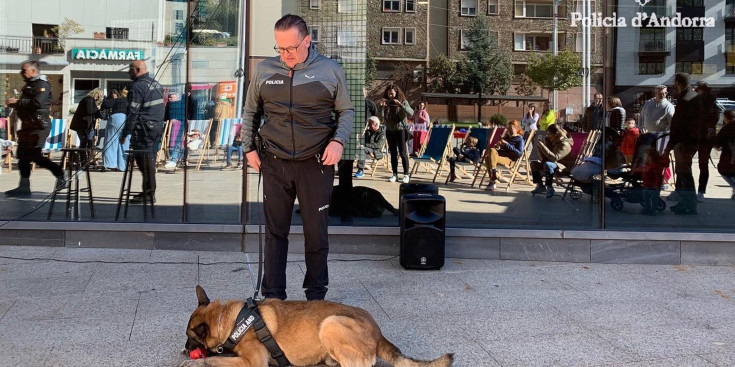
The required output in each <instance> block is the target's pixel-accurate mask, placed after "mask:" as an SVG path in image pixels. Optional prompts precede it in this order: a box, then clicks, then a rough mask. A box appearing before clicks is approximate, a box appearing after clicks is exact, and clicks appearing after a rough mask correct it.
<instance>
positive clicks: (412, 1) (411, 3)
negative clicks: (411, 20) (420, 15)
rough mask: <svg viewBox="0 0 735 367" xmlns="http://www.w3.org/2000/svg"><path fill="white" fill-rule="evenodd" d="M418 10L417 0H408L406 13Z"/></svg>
mask: <svg viewBox="0 0 735 367" xmlns="http://www.w3.org/2000/svg"><path fill="white" fill-rule="evenodd" d="M415 12H416V0H406V13H415Z"/></svg>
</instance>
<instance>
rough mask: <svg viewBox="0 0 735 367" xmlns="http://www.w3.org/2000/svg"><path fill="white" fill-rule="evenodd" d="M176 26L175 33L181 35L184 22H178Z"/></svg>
mask: <svg viewBox="0 0 735 367" xmlns="http://www.w3.org/2000/svg"><path fill="white" fill-rule="evenodd" d="M174 26H175V27H176V28H174V29H175V31H176V32H174V34H176V35H179V34H181V32H183V31H184V23H181V22H177V23H176V24H175V25H174Z"/></svg>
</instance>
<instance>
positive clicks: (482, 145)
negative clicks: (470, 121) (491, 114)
mask: <svg viewBox="0 0 735 367" xmlns="http://www.w3.org/2000/svg"><path fill="white" fill-rule="evenodd" d="M468 134H469V136H470V137H474V138H477V147H478V148H479V149H480V159H479V160H478V161H477V163H473V162H460V161H457V162H455V165H456V166H455V167H456V169H457V173H458V175H459V172H461V173H462V174H463V175H465V176H467V177H468V178H473V179H474V177H475V176H476V175H477V173H478V172H480V166H482V162H483V160H482V157H484V156H485V150H487V148H488V146H489V145H488V143H489V142H490V139H491V138H492V137H493V134H495V129H486V128H482V127H475V128H470V131H469V132H468ZM465 167H469V170H470V172H471V173H470V172H468V171H467V169H466V168H465ZM447 182H449V176H447V180H446V182H445V183H447Z"/></svg>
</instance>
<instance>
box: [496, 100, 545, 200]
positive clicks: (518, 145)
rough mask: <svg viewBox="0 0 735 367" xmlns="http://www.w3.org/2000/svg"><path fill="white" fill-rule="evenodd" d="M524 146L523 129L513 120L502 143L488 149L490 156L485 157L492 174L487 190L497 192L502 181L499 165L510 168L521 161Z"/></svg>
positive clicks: (502, 138) (499, 142)
mask: <svg viewBox="0 0 735 367" xmlns="http://www.w3.org/2000/svg"><path fill="white" fill-rule="evenodd" d="M536 116H538V114H537V115H536ZM524 144H525V143H524V139H523V129H521V127H520V125H519V124H518V121H517V120H513V121H511V122H509V123H508V128H507V129H506V130H505V135H504V136H503V137H501V138H500V141H498V143H497V144H495V146H493V147H490V148H489V149H488V154H487V155H486V157H485V162H484V163H485V168H487V171H488V173H489V174H490V182H489V183H488V184H487V187H485V190H488V191H495V190H497V185H496V182H497V181H498V180H499V179H500V176H499V175H498V171H497V167H498V164H502V165H503V166H506V167H510V166H511V165H512V164H513V162H515V161H517V160H518V159H520V158H521V155H523V146H524Z"/></svg>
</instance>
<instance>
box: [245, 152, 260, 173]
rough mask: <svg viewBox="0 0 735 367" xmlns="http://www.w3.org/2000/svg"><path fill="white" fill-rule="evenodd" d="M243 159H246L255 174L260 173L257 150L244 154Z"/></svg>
mask: <svg viewBox="0 0 735 367" xmlns="http://www.w3.org/2000/svg"><path fill="white" fill-rule="evenodd" d="M245 158H247V159H248V164H249V165H250V167H253V169H254V170H255V172H260V156H259V155H258V151H257V150H253V151H251V152H247V153H245Z"/></svg>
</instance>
